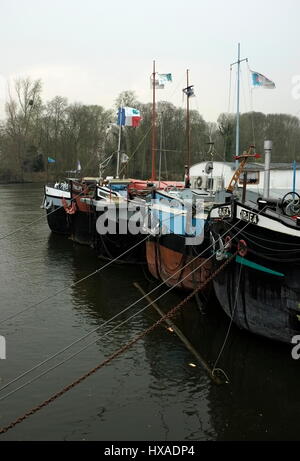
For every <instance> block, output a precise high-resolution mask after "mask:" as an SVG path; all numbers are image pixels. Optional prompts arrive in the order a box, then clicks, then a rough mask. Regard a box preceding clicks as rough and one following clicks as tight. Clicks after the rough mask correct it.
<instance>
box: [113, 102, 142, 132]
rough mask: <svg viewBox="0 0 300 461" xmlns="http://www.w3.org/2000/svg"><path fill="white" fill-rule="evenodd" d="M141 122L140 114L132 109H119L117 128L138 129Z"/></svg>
mask: <svg viewBox="0 0 300 461" xmlns="http://www.w3.org/2000/svg"><path fill="white" fill-rule="evenodd" d="M141 120H142V117H141V113H140V111H139V110H138V109H134V108H133V107H120V108H119V110H118V121H117V125H118V126H133V127H138V126H139V124H140V121H141Z"/></svg>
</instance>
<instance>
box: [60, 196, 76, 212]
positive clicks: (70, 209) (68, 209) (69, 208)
mask: <svg viewBox="0 0 300 461" xmlns="http://www.w3.org/2000/svg"><path fill="white" fill-rule="evenodd" d="M62 206H63V207H64V209H65V212H66V213H67V214H75V213H76V210H77V208H76V203H75V202H74V201H73V202H72V203H71V205H68V203H67V201H66V199H65V198H63V199H62Z"/></svg>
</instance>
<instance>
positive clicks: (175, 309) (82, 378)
mask: <svg viewBox="0 0 300 461" xmlns="http://www.w3.org/2000/svg"><path fill="white" fill-rule="evenodd" d="M236 255H237V252H236V253H234V254H233V255H232V256H230V257H229V258H228V259H227V260H226V261H225V262H224V263H223V264H222V265H221V266H220V267H219V268H218V269H217V270H216V271H215V272H214V273H213V274H212V275H211V276H210V277H209V278H208V279H207V280H206V281H205V282H204V283H203V284H201V285H200V286H199V287H197V288H195V290H194V291H192V292H191V293H190V294H189V295H188V296H187V297H186V298H185V299H183V300H182V301H181V302H180V303H179V304H177V305H176V306H175V307H173V309H171V310H170V311H169V312H168V313H167V314H166V315H164V316H163V317H161V318H160V319H159V320H158V321H157V322H155V323H154V324H153V325H151V327H149V328H147V330H144V331H143V332H142V333H140V334H139V335H137V336H136V337H135V338H134V339H133V340H131V341H130V342H129V343H127V344H125V346H123V347H121V348H120V349H118V350H117V351H116V352H114V353H113V354H112V355H110V356H109V357H108V358H107V359H105V360H104V361H103V362H101V363H100V364H99V365H97V366H96V367H95V368H93V369H92V370H90V371H88V372H87V373H85V374H84V375H82V376H80V377H79V378H78V379H77V380H76V381H73V382H72V383H71V384H69V385H68V386H66V387H64V388H63V389H61V390H60V391H59V392H57V393H56V394H53V395H52V396H51V397H50V398H49V399H47V400H45V401H44V402H42V403H40V404H39V405H37V406H36V407H34V408H32V409H31V410H29V411H28V412H26V413H25V414H24V415H22V416H20V417H19V418H17V419H16V420H15V421H13V422H11V423H10V424H9V425H7V426H4V427H2V428H1V429H0V434H5V433H6V432H8V431H9V430H10V429H13V428H14V427H15V426H17V425H18V424H20V423H22V422H23V421H25V420H26V419H27V418H29V417H30V416H32V415H34V414H35V413H37V412H38V411H39V410H41V409H42V408H44V407H46V406H48V405H50V403H52V402H54V401H55V400H57V399H58V398H59V397H61V396H62V395H64V394H65V393H66V392H68V391H70V390H71V389H73V388H74V387H75V386H77V385H78V384H80V383H82V382H83V381H85V380H86V379H87V378H89V377H90V376H91V375H93V374H95V373H96V372H97V371H98V370H100V369H101V368H103V367H104V366H105V365H107V364H108V363H110V362H111V361H112V360H114V359H115V358H117V357H119V356H120V355H121V354H123V353H124V352H126V351H127V350H128V349H130V347H132V346H133V345H134V344H136V343H137V342H138V341H140V340H141V339H142V338H144V337H145V336H146V335H148V334H149V333H151V332H152V331H153V330H155V328H157V327H158V326H160V325H161V323H163V322H165V321H166V319H170V318H172V317H174V315H175V314H176V313H177V312H178V311H179V310H180V309H181V308H182V307H183V306H184V305H185V304H186V303H187V302H188V301H190V299H192V298H193V297H194V296H195V294H197V293H198V292H199V291H201V290H203V288H205V286H206V285H208V284H209V283H210V282H211V281H212V280H213V279H214V278H215V277H216V276H217V275H218V274H219V273H220V272H221V271H222V270H223V269H224V268H225V267H226V266H227V265H228V264H229V263H230V262H231V261H232V259H233V258H234V257H235V256H236Z"/></svg>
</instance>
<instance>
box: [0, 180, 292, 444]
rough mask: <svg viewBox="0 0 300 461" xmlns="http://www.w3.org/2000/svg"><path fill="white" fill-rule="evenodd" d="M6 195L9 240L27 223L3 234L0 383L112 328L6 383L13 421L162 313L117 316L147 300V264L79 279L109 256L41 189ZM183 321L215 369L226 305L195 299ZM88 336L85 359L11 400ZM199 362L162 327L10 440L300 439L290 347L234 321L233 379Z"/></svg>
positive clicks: (2, 410)
mask: <svg viewBox="0 0 300 461" xmlns="http://www.w3.org/2000/svg"><path fill="white" fill-rule="evenodd" d="M0 197H1V200H0V236H6V235H7V234H10V233H12V232H14V231H15V230H18V229H20V230H18V232H17V233H15V234H13V235H11V236H9V237H6V238H2V239H0V255H1V264H0V306H1V308H0V335H2V336H4V337H5V339H6V345H7V353H6V360H0V387H1V388H2V387H3V386H4V385H5V384H6V383H8V382H9V381H11V380H12V379H14V378H15V377H18V376H20V375H21V374H22V373H23V372H25V371H26V370H29V369H31V368H33V367H34V366H35V365H36V364H39V363H40V362H43V361H44V360H46V359H47V358H48V357H50V356H52V355H53V354H55V353H56V352H58V351H60V350H61V349H63V348H65V347H66V346H68V345H69V344H70V343H72V342H73V341H75V340H77V339H78V338H81V337H82V336H84V335H86V334H87V333H89V332H91V331H92V330H94V329H95V328H97V327H100V326H101V325H102V324H104V325H103V327H102V328H100V329H99V330H98V331H97V332H95V333H92V334H91V335H90V336H89V337H88V338H87V339H86V340H85V341H82V342H80V343H78V344H77V345H75V346H74V347H72V348H71V349H69V350H68V351H66V352H65V353H64V354H62V355H60V356H59V357H57V358H56V359H54V360H52V361H49V362H47V363H45V364H44V365H43V366H42V367H41V368H38V369H36V370H35V371H33V372H32V373H30V374H28V375H27V376H24V377H23V378H22V379H20V380H18V381H17V382H16V383H14V384H12V385H11V386H9V387H7V388H6V389H3V390H0V399H1V398H2V400H0V426H5V425H7V424H8V423H10V422H11V421H13V420H15V419H16V418H17V417H19V416H21V415H23V414H24V413H25V412H27V411H28V410H29V409H31V408H32V407H34V406H36V405H37V404H39V403H41V402H42V401H44V400H46V399H48V398H49V397H50V396H51V395H52V394H54V393H55V392H57V391H58V390H60V389H61V388H63V387H64V386H65V385H67V384H69V383H71V382H72V381H73V380H75V379H77V378H78V377H79V376H81V375H82V374H84V373H85V372H86V371H88V370H89V369H91V368H93V367H95V366H96V365H97V364H99V363H101V362H102V361H103V360H104V359H105V358H106V357H108V356H110V355H111V354H112V353H113V352H114V351H115V350H117V349H118V348H120V347H121V346H123V345H125V344H126V343H127V342H128V341H129V340H130V339H132V338H133V337H135V336H136V335H137V334H138V333H140V332H141V331H143V330H144V329H146V328H147V327H149V326H150V325H151V324H152V323H153V322H154V321H155V320H157V314H156V313H155V312H153V310H152V308H148V309H147V310H146V311H144V312H143V313H141V314H140V315H138V316H136V317H135V318H133V319H131V320H129V321H128V322H127V323H125V324H123V325H122V326H120V327H119V328H116V327H117V326H118V324H119V323H120V322H121V321H122V322H124V320H126V319H128V318H129V317H130V316H131V315H132V314H133V312H137V311H138V309H140V308H141V307H143V306H145V305H146V304H147V303H146V302H145V301H143V302H140V303H139V304H138V305H137V306H136V307H135V308H134V309H132V310H130V311H129V312H127V313H126V314H123V315H122V316H121V317H120V318H116V319H114V320H113V321H111V322H110V323H107V321H108V320H110V319H111V318H112V317H113V316H115V315H116V314H118V313H119V312H120V311H121V310H122V309H123V308H124V307H126V306H128V305H129V304H130V303H132V302H133V301H135V300H137V299H138V298H139V297H140V293H139V292H138V291H137V290H136V288H135V287H134V286H133V282H135V281H136V282H139V283H140V285H141V286H142V287H143V288H144V289H145V290H146V291H148V290H150V289H153V288H154V287H155V286H156V282H153V281H152V280H151V278H150V276H149V274H148V273H147V271H146V268H145V267H142V266H124V265H113V266H110V267H108V268H106V269H105V270H103V271H102V272H99V273H98V274H97V275H95V276H93V277H91V278H89V279H87V280H85V281H83V282H81V283H79V284H77V285H76V286H74V283H75V282H76V281H78V280H80V279H82V278H83V277H85V276H87V275H88V274H90V273H92V272H93V271H95V270H96V269H97V268H99V267H101V265H103V264H104V263H103V262H101V261H100V260H98V259H97V258H96V256H95V254H94V252H93V250H92V249H90V248H88V247H83V246H79V245H77V244H74V243H73V242H72V241H71V240H68V239H67V238H64V237H60V236H56V235H52V234H51V232H50V231H49V229H48V226H47V222H46V218H45V217H44V210H41V209H40V205H41V201H42V197H43V188H42V186H41V185H28V184H27V185H9V186H3V185H2V186H0ZM39 217H41V218H42V219H41V220H39V221H37V222H36V223H33V224H31V225H30V226H28V227H24V226H26V224H29V223H31V222H32V221H34V220H38V218H39ZM57 292H60V293H59V294H57V295H56V293H57ZM157 293H158V294H162V293H163V290H161V289H159V290H158V292H157ZM157 293H155V295H156V296H157V295H158V294H157ZM183 297H184V295H183V294H182V293H180V292H172V293H171V294H169V295H167V296H165V297H164V298H162V300H161V301H159V305H160V307H161V308H162V309H164V310H165V311H166V310H167V309H168V308H171V307H172V306H173V305H174V304H175V303H177V302H178V301H180V300H181V299H183ZM45 298H48V299H47V300H45ZM42 300H45V301H43V302H40V301H42ZM34 305H35V307H32V306H34ZM25 309H27V310H26V311H25V312H23V313H22V314H20V312H21V311H23V310H25ZM11 316H14V317H13V318H10V319H9V320H7V319H8V318H9V317H11ZM177 324H178V326H180V328H181V329H182V330H183V331H184V332H185V334H186V335H187V336H188V337H189V339H190V340H191V341H192V342H193V344H194V346H195V347H196V348H197V350H198V351H199V352H200V353H201V354H202V356H203V357H204V358H205V359H206V360H207V361H208V362H209V363H211V364H213V363H214V361H215V360H216V358H217V356H218V354H219V351H220V349H221V347H222V344H223V342H224V338H225V335H226V332H227V329H228V325H229V319H228V318H227V317H226V316H225V315H224V314H223V312H222V311H221V310H220V308H218V307H217V306H215V305H211V306H209V309H208V311H207V313H206V315H201V314H200V313H199V311H198V310H197V307H196V304H195V303H194V302H193V301H192V302H190V303H189V304H188V305H187V306H186V307H185V308H184V311H183V312H182V313H181V314H180V315H179V316H178V318H177ZM113 329H114V330H113ZM112 330H113V331H112ZM89 342H92V343H93V344H92V345H90V346H89V347H88V348H87V349H86V350H84V351H83V352H82V353H81V354H79V355H78V356H77V357H75V358H73V359H72V360H70V361H67V362H66V363H64V364H63V365H60V366H58V367H57V368H55V369H54V370H52V371H51V372H49V373H47V374H45V375H44V376H43V377H40V378H39V379H37V380H36V381H33V382H31V383H30V384H28V385H26V386H25V387H24V388H22V389H19V390H18V391H17V392H15V393H14V394H12V395H10V396H7V394H8V393H9V392H11V391H13V390H14V389H16V388H17V387H19V386H21V385H23V384H24V383H26V382H28V381H30V380H32V379H33V378H34V377H35V376H37V375H38V374H40V373H42V372H44V371H46V370H48V369H49V368H50V367H52V366H53V365H55V364H58V363H59V362H61V361H63V360H65V359H66V358H67V357H68V356H70V355H71V354H73V353H74V352H76V351H78V350H79V349H80V348H82V347H83V346H84V345H87V344H88V343H89ZM191 362H195V359H194V358H193V356H191V354H190V353H189V352H188V351H187V350H186V349H185V347H184V346H183V345H182V343H181V342H180V341H179V340H178V339H177V337H176V336H173V335H172V334H171V333H170V332H169V331H167V330H166V328H163V327H159V328H158V329H156V330H155V331H154V332H152V333H151V334H150V335H148V336H146V337H145V338H144V339H143V340H141V341H140V342H139V343H137V344H136V345H135V346H133V347H132V348H131V349H129V350H128V351H126V352H125V353H124V354H123V355H121V356H120V357H119V358H117V359H116V360H114V361H113V362H112V363H111V364H109V365H108V366H106V367H104V368H102V369H101V370H100V371H98V372H97V373H96V374H94V375H93V376H91V377H90V378H88V379H87V380H86V381H84V382H83V383H81V384H80V385H79V386H77V387H76V388H74V389H73V390H71V391H69V392H68V393H67V394H65V395H64V396H62V397H61V398H59V399H58V400H56V401H55V402H54V403H52V404H50V405H49V406H47V407H45V408H43V409H42V410H41V411H39V412H38V413H36V414H35V415H33V416H31V417H30V418H28V419H27V420H26V421H24V422H23V423H21V424H19V425H18V426H16V427H15V428H14V429H12V430H10V431H9V432H8V433H6V434H5V435H2V436H0V440H1V439H2V440H103V441H139V440H145V441H154V440H157V441H169V440H172V441H188V440H190V441H198V440H199V441H201V440H299V438H300V436H299V421H300V393H299V382H300V361H295V360H292V357H291V347H289V346H286V345H281V344H277V343H273V342H271V341H267V340H264V339H262V338H258V337H256V336H253V335H251V334H248V333H246V332H240V331H239V330H238V329H237V328H236V327H232V330H231V332H230V335H229V339H228V342H227V343H226V347H225V349H224V352H223V354H222V356H221V359H220V362H219V364H218V366H219V367H221V368H222V369H223V370H224V371H225V372H226V374H227V375H228V378H229V383H228V384H224V385H222V386H216V385H215V384H213V383H211V381H210V379H209V378H208V377H207V375H206V373H205V372H204V371H203V370H202V368H201V367H200V366H197V367H196V368H192V367H191V366H189V364H190V363H191ZM5 396H6V397H5ZM3 397H4V398H3Z"/></svg>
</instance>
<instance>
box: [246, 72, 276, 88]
mask: <svg viewBox="0 0 300 461" xmlns="http://www.w3.org/2000/svg"><path fill="white" fill-rule="evenodd" d="M251 77H252V84H253V86H254V87H255V88H267V89H269V90H273V89H274V88H276V86H275V83H274V82H272V80H269V79H268V78H267V77H265V76H264V75H262V74H259V73H258V72H253V71H252V70H251Z"/></svg>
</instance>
